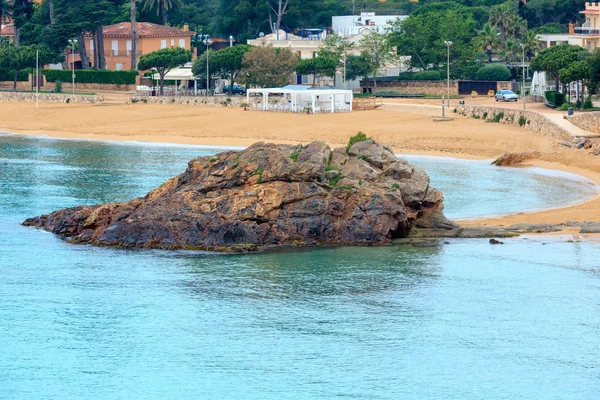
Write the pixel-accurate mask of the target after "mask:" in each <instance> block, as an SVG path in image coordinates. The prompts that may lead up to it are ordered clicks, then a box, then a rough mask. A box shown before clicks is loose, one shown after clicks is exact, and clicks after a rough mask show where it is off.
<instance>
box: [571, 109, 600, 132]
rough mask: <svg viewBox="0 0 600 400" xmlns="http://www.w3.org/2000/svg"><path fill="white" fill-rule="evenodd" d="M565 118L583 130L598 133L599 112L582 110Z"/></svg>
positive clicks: (599, 127) (599, 124) (599, 128)
mask: <svg viewBox="0 0 600 400" xmlns="http://www.w3.org/2000/svg"><path fill="white" fill-rule="evenodd" d="M567 118H568V119H569V122H571V123H572V124H573V125H575V126H577V127H579V128H581V129H583V130H584V131H588V132H594V133H600V112H584V113H579V114H576V115H573V116H571V117H567Z"/></svg>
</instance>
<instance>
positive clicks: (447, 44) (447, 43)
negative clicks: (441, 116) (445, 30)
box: [444, 40, 452, 108]
mask: <svg viewBox="0 0 600 400" xmlns="http://www.w3.org/2000/svg"><path fill="white" fill-rule="evenodd" d="M444 45H445V46H446V48H447V49H448V60H447V62H446V75H447V83H448V93H447V95H448V108H450V46H452V42H451V41H449V40H444Z"/></svg>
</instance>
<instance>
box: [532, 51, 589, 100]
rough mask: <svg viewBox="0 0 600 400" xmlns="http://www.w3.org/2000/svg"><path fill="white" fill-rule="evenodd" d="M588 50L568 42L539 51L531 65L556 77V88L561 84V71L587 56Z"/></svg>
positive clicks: (534, 68)
mask: <svg viewBox="0 0 600 400" xmlns="http://www.w3.org/2000/svg"><path fill="white" fill-rule="evenodd" d="M588 54H589V53H588V51H587V50H586V49H584V48H583V47H579V46H571V45H568V44H564V45H560V46H554V47H549V48H547V49H544V50H542V51H540V52H539V54H538V55H537V56H535V57H534V58H533V59H532V60H531V64H530V67H531V68H532V69H533V70H534V71H544V72H546V73H548V74H549V75H550V76H551V77H553V78H555V79H556V89H557V90H558V88H559V84H560V76H559V71H560V70H561V69H562V68H565V66H568V65H570V64H572V63H574V62H576V61H581V60H584V59H586V58H587V56H588Z"/></svg>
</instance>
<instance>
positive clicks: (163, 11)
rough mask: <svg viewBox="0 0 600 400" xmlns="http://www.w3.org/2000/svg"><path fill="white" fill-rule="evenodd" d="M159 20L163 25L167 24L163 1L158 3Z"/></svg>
mask: <svg viewBox="0 0 600 400" xmlns="http://www.w3.org/2000/svg"><path fill="white" fill-rule="evenodd" d="M160 19H161V20H162V24H163V25H166V24H167V7H165V3H164V2H163V1H160Z"/></svg>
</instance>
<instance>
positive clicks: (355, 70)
mask: <svg viewBox="0 0 600 400" xmlns="http://www.w3.org/2000/svg"><path fill="white" fill-rule="evenodd" d="M370 73H371V66H370V64H369V59H368V57H367V55H366V54H361V55H359V56H355V55H354V54H351V55H349V56H348V57H347V58H346V80H348V81H353V80H355V79H365V78H368V77H369V74H370Z"/></svg>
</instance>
